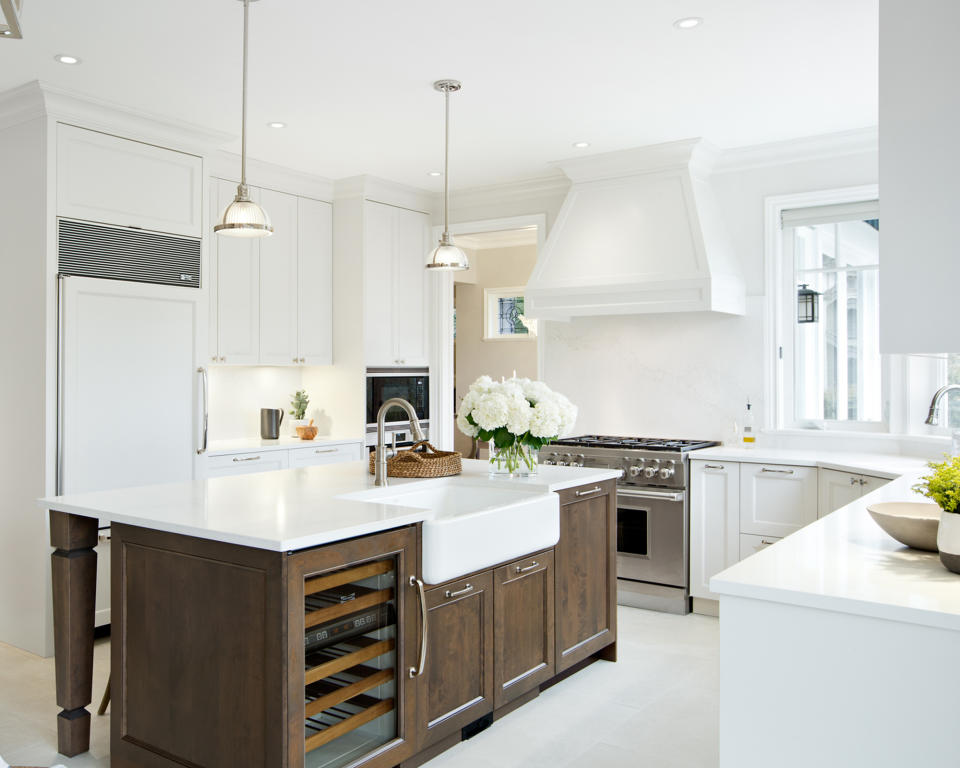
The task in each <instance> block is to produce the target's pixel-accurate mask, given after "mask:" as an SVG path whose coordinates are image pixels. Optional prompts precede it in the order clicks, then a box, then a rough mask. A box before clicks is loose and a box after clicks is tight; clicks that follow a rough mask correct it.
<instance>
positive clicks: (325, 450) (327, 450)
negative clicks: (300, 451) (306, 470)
mask: <svg viewBox="0 0 960 768" xmlns="http://www.w3.org/2000/svg"><path fill="white" fill-rule="evenodd" d="M338 450H339V448H317V449H316V450H314V453H336V452H337V451H338Z"/></svg>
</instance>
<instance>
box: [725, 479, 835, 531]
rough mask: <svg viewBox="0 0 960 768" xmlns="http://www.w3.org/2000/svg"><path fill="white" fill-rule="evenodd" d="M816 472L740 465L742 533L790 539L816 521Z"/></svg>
mask: <svg viewBox="0 0 960 768" xmlns="http://www.w3.org/2000/svg"><path fill="white" fill-rule="evenodd" d="M817 487H818V485H817V469H816V467H796V466H789V465H785V464H746V463H744V464H741V465H740V533H749V534H753V535H754V536H777V537H781V538H782V537H783V536H788V535H789V534H791V533H793V532H794V531H797V530H799V529H800V528H803V527H804V526H805V525H807V524H809V523H812V522H813V521H814V520H816V519H817V503H818V499H817Z"/></svg>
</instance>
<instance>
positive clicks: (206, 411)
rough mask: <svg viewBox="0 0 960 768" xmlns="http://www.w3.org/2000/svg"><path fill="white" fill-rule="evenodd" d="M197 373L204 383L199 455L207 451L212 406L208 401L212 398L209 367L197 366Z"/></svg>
mask: <svg viewBox="0 0 960 768" xmlns="http://www.w3.org/2000/svg"><path fill="white" fill-rule="evenodd" d="M197 373H199V374H200V381H201V383H202V384H203V414H202V415H201V417H200V418H201V419H202V424H201V426H202V427H203V436H202V438H201V443H200V447H199V448H197V454H198V455H199V454H201V453H206V452H207V427H208V425H209V422H210V407H209V403H208V401H209V399H210V398H209V387H208V385H207V369H206V368H203V367H202V366H201V367H200V368H197Z"/></svg>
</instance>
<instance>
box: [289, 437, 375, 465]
mask: <svg viewBox="0 0 960 768" xmlns="http://www.w3.org/2000/svg"><path fill="white" fill-rule="evenodd" d="M362 458H363V446H362V445H361V444H360V443H344V444H342V445H318V446H312V447H310V448H291V449H290V469H296V468H297V467H313V466H316V465H318V464H339V463H340V462H341V461H360V459H362Z"/></svg>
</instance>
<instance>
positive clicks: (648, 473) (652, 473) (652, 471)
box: [643, 459, 660, 480]
mask: <svg viewBox="0 0 960 768" xmlns="http://www.w3.org/2000/svg"><path fill="white" fill-rule="evenodd" d="M659 470H660V459H654V460H653V464H651V465H650V466H649V467H646V468H645V469H644V470H643V476H644V477H645V478H647V480H653V478H655V477H656V476H657V472H658V471H659Z"/></svg>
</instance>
